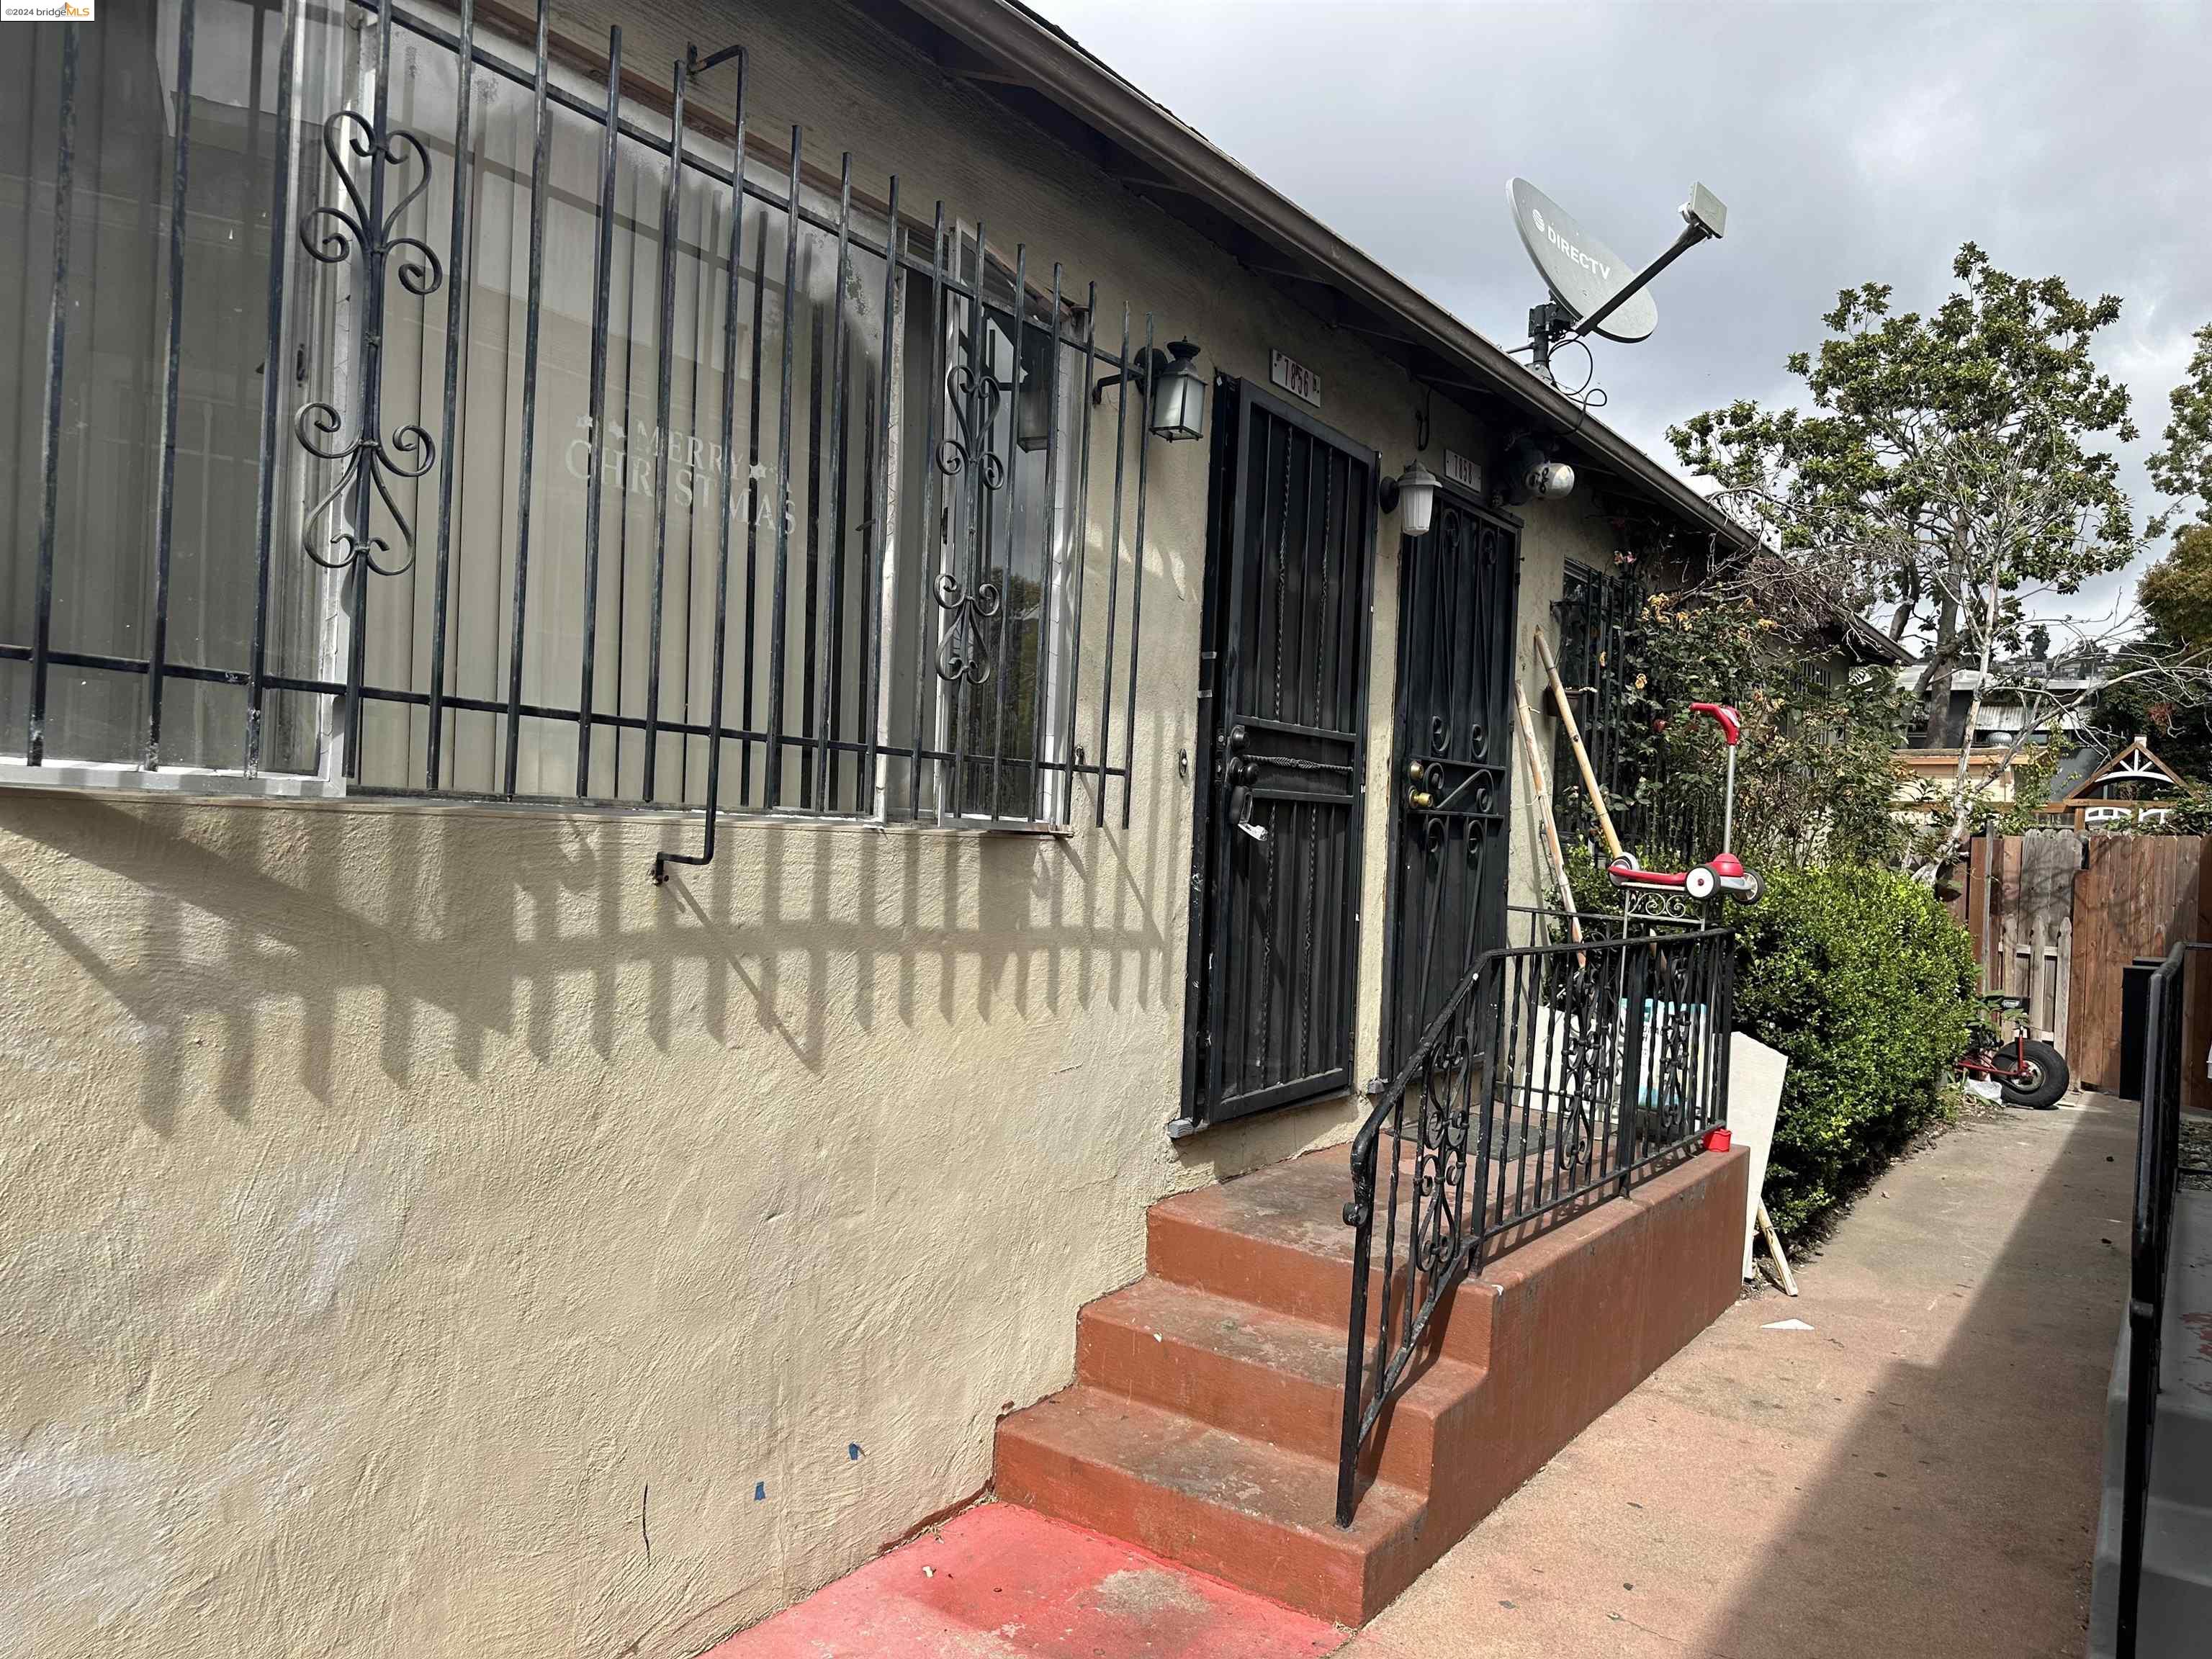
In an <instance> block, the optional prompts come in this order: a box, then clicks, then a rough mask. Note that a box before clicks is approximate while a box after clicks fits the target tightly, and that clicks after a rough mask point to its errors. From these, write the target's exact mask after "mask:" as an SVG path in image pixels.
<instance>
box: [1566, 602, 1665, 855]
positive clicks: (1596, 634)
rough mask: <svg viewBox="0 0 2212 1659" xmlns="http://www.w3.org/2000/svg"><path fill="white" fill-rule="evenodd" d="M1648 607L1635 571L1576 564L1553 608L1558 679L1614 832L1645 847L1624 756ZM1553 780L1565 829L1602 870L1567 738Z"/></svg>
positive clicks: (1634, 785)
mask: <svg viewBox="0 0 2212 1659" xmlns="http://www.w3.org/2000/svg"><path fill="white" fill-rule="evenodd" d="M1643 604H1644V587H1643V583H1642V582H1641V580H1638V576H1637V575H1636V574H1635V572H1634V570H1633V568H1632V567H1619V568H1614V569H1613V570H1610V571H1607V572H1604V573H1602V574H1601V573H1600V572H1598V571H1596V570H1594V569H1592V568H1589V566H1587V565H1583V564H1580V563H1577V562H1573V561H1569V562H1568V564H1567V567H1566V569H1565V573H1564V574H1563V577H1562V580H1561V581H1560V585H1559V600H1558V603H1557V604H1555V605H1553V617H1554V618H1555V619H1556V620H1557V623H1558V627H1559V677H1560V678H1561V679H1563V680H1564V681H1565V683H1566V685H1567V688H1568V691H1569V693H1570V695H1571V696H1574V697H1575V699H1576V702H1575V720H1576V722H1577V725H1578V726H1580V727H1581V729H1582V733H1583V742H1584V744H1586V745H1587V746H1588V747H1589V757H1590V766H1591V769H1592V770H1594V771H1595V773H1596V774H1597V779H1598V784H1599V787H1601V788H1602V789H1603V790H1604V791H1605V793H1606V805H1607V809H1608V810H1609V811H1611V812H1612V814H1613V825H1614V828H1615V829H1618V830H1619V831H1620V835H1621V837H1622V840H1623V841H1624V842H1626V844H1627V845H1629V846H1631V847H1634V848H1644V847H1645V845H1646V842H1645V836H1646V835H1647V833H1648V830H1649V826H1648V825H1647V824H1646V823H1645V822H1644V817H1645V815H1644V813H1643V812H1642V811H1640V810H1639V800H1638V795H1639V791H1638V784H1639V783H1640V782H1641V781H1642V780H1641V779H1640V778H1639V777H1638V775H1637V773H1636V769H1635V768H1634V767H1633V766H1632V764H1631V763H1629V760H1628V757H1627V756H1626V754H1625V753H1624V752H1623V750H1624V744H1623V743H1622V741H1621V734H1622V729H1623V726H1624V723H1625V722H1626V720H1628V719H1630V718H1631V717H1632V716H1631V704H1632V702H1633V701H1634V696H1633V690H1634V678H1635V677H1634V671H1633V669H1632V663H1633V661H1634V659H1635V657H1636V654H1637V653H1636V651H1635V648H1634V635H1635V629H1636V626H1637V623H1638V615H1639V612H1640V611H1641V610H1642V608H1643ZM1553 750H1554V752H1553V756H1552V776H1553V778H1554V779H1555V780H1556V784H1555V793H1557V794H1558V796H1559V801H1558V810H1559V815H1560V828H1561V829H1562V831H1563V832H1564V833H1565V835H1566V836H1568V838H1569V839H1571V840H1579V841H1581V842H1583V844H1584V845H1585V846H1586V847H1588V848H1590V849H1591V852H1592V854H1593V855H1594V856H1595V859H1596V860H1597V862H1598V863H1599V864H1601V865H1602V864H1603V863H1604V862H1605V855H1604V850H1603V844H1602V842H1601V838H1600V836H1599V835H1598V829H1597V815H1596V814H1595V812H1594V811H1591V810H1590V805H1589V802H1588V801H1587V800H1585V799H1583V783H1582V773H1581V770H1580V769H1579V768H1577V765H1576V764H1575V760H1574V757H1573V756H1572V755H1571V754H1570V753H1569V752H1568V750H1567V739H1566V734H1565V732H1564V731H1562V732H1559V735H1558V736H1557V738H1555V740H1554V744H1553Z"/></svg>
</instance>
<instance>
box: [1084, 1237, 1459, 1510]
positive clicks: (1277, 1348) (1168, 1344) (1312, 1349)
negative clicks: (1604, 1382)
mask: <svg viewBox="0 0 2212 1659" xmlns="http://www.w3.org/2000/svg"><path fill="white" fill-rule="evenodd" d="M1344 1340H1345V1333H1344V1327H1343V1326H1341V1325H1323V1324H1320V1323H1318V1322H1315V1321H1311V1320H1305V1319H1294V1318H1291V1317H1290V1316H1287V1315H1284V1314H1278V1313H1273V1312H1271V1311H1269V1310H1266V1309H1263V1308H1255V1307H1254V1306H1253V1305H1251V1304H1249V1303H1245V1302H1238V1301H1235V1300H1232V1299H1231V1298H1230V1297H1220V1296H1215V1295H1213V1294H1212V1293H1211V1292H1210V1291H1201V1290H1197V1289H1194V1288H1193V1287H1192V1286H1189V1285H1178V1284H1176V1283H1174V1282H1173V1281H1171V1280H1168V1279H1154V1278H1151V1277H1146V1278H1145V1279H1139V1280H1138V1281H1137V1282H1136V1283H1135V1284H1133V1285H1130V1286H1129V1287H1128V1288H1127V1289H1126V1290H1121V1291H1115V1293H1114V1294H1113V1295H1112V1296H1109V1297H1105V1298H1104V1299H1103V1300H1102V1301H1098V1302H1094V1303H1092V1304H1091V1305H1090V1306H1089V1307H1087V1308H1085V1310H1083V1314H1082V1318H1081V1322H1080V1324H1079V1327H1078V1330H1077V1334H1076V1346H1075V1375H1076V1380H1077V1381H1078V1382H1079V1383H1085V1384H1086V1385H1088V1386H1090V1387H1091V1388H1094V1389H1100V1390H1103V1391H1104V1392H1106V1393H1109V1394H1118V1395H1125V1396H1127V1397H1128V1398H1130V1399H1133V1400H1137V1401H1143V1402H1145V1403H1146V1404H1148V1405H1153V1406H1158V1407H1164V1408H1165V1409H1167V1410H1169V1411H1172V1412H1176V1413H1180V1414H1181V1415H1182V1416H1185V1417H1188V1418H1191V1419H1194V1420H1196V1421H1198V1422H1200V1423H1205V1424H1209V1425H1212V1426H1213V1427H1215V1428H1219V1429H1228V1430H1231V1431H1235V1432H1237V1433H1239V1434H1243V1435H1245V1436H1247V1437H1250V1438H1253V1439H1257V1440H1261V1441H1264V1442H1266V1443H1267V1444H1269V1445H1272V1446H1276V1447H1279V1448H1280V1449H1284V1450H1286V1451H1294V1452H1298V1453H1301V1454H1303V1455H1306V1456H1309V1457H1316V1458H1320V1459H1322V1460H1324V1461H1326V1462H1330V1463H1331V1464H1334V1461H1335V1458H1336V1455H1337V1449H1338V1446H1339V1445H1340V1442H1341V1437H1342V1432H1343V1423H1344V1407H1343V1401H1344V1359H1345V1354H1344ZM1482 1376H1483V1373H1482V1370H1481V1369H1480V1367H1477V1366H1473V1365H1468V1364H1461V1363H1459V1362H1457V1361H1455V1360H1450V1359H1437V1360H1435V1361H1432V1362H1431V1363H1429V1364H1426V1365H1425V1366H1423V1367H1421V1368H1420V1369H1419V1370H1418V1372H1417V1374H1416V1375H1414V1376H1413V1378H1412V1380H1411V1381H1410V1382H1409V1383H1407V1384H1406V1385H1405V1386H1404V1387H1403V1388H1402V1389H1401V1391H1400V1393H1399V1395H1398V1396H1397V1398H1396V1399H1395V1400H1394V1401H1392V1402H1391V1406H1390V1413H1389V1421H1388V1422H1387V1423H1386V1424H1385V1425H1383V1432H1382V1433H1381V1435H1380V1436H1379V1437H1378V1439H1379V1442H1380V1449H1379V1461H1378V1459H1370V1468H1369V1470H1368V1471H1367V1472H1368V1473H1369V1474H1379V1476H1380V1478H1381V1479H1383V1480H1386V1481H1389V1482H1390V1483H1392V1484H1394V1485H1396V1486H1403V1487H1405V1488H1406V1489H1407V1490H1408V1491H1411V1492H1421V1493H1425V1492H1427V1491H1428V1490H1429V1483H1430V1480H1431V1475H1432V1473H1433V1471H1434V1468H1435V1463H1436V1452H1437V1424H1438V1422H1439V1420H1440V1419H1449V1417H1450V1416H1451V1415H1452V1414H1453V1413H1455V1412H1456V1411H1459V1410H1460V1409H1462V1407H1464V1406H1465V1405H1466V1403H1467V1402H1468V1400H1469V1399H1470V1397H1471V1396H1472V1395H1473V1394H1474V1391H1475V1389H1477V1388H1478V1387H1480V1383H1481V1382H1482ZM1373 1389H1374V1383H1373V1380H1372V1379H1371V1378H1370V1379H1369V1380H1368V1383H1367V1385H1366V1393H1367V1395H1369V1396H1370V1397H1371V1396H1372V1394H1373Z"/></svg>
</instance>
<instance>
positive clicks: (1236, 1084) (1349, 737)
mask: <svg viewBox="0 0 2212 1659" xmlns="http://www.w3.org/2000/svg"><path fill="white" fill-rule="evenodd" d="M1374 490H1375V457H1374V454H1373V453H1372V452H1371V451H1368V452H1362V451H1360V450H1358V449H1356V448H1354V447H1352V446H1351V445H1350V444H1348V443H1346V441H1344V440H1343V439H1342V438H1340V437H1339V436H1338V435H1336V434H1334V433H1333V432H1331V431H1329V430H1328V428H1326V427H1324V426H1322V425H1321V424H1320V422H1316V421H1315V420H1313V419H1311V418H1310V417H1309V416H1306V415H1305V414H1304V413H1302V412H1300V411H1299V410H1295V409H1293V408H1291V406H1289V405H1287V404H1283V403H1281V402H1279V401H1278V400H1277V399H1275V398H1273V397H1271V396H1269V395H1268V394H1267V393H1266V392H1261V391H1258V390H1257V389H1255V387H1253V386H1249V384H1246V383H1243V382H1237V381H1231V380H1220V381H1218V382H1217V383H1216V397H1215V404H1214V450H1213V483H1212V546H1211V548H1210V549H1209V555H1210V556H1209V558H1208V560H1207V575H1206V583H1207V586H1206V641H1205V654H1204V658H1203V661H1202V665H1201V669H1200V698H1201V714H1200V739H1201V750H1200V767H1199V771H1198V785H1197V803H1196V834H1195V839H1196V845H1195V848H1194V868H1193V879H1192V884H1191V952H1190V983H1189V998H1188V1012H1187V1013H1186V1020H1187V1022H1188V1025H1187V1031H1186V1037H1187V1042H1186V1052H1185V1064H1184V1111H1183V1122H1184V1124H1185V1125H1187V1126H1191V1127H1195V1126H1196V1125H1199V1124H1206V1123H1220V1122H1224V1121H1227V1120H1229V1119H1231V1118H1236V1117H1243V1116H1245V1115H1248V1114H1249V1113H1253V1112H1259V1111H1265V1110H1267V1109H1269V1108H1272V1107H1276V1106H1288V1105H1291V1104H1293V1103H1297V1102H1299V1101H1303V1100H1311V1099H1314V1098H1316V1097H1319V1096H1322V1095H1327V1094H1330V1093H1333V1092H1336V1091H1341V1090H1343V1089H1346V1088H1348V1087H1349V1086H1350V1085H1351V1083H1352V1008H1353V994H1354V989H1355V987H1356V984H1357V981H1358V903H1359V839H1360V826H1361V823H1362V818H1363V811H1362V806H1363V796H1362V793H1361V788H1360V783H1361V780H1362V778H1363V777H1364V771H1365V765H1366V759H1365V757H1366V748H1367V742H1366V724H1367V721H1366V708H1367V690H1366V682H1367V634H1368V615H1369V610H1370V594H1371V581H1372V576H1373V569H1374V548H1375V501H1374Z"/></svg>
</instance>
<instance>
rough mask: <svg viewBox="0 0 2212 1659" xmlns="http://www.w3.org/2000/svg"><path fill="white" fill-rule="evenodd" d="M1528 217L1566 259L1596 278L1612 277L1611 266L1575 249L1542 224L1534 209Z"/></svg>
mask: <svg viewBox="0 0 2212 1659" xmlns="http://www.w3.org/2000/svg"><path fill="white" fill-rule="evenodd" d="M1528 216H1529V217H1530V218H1531V219H1534V221H1535V222H1536V228H1537V229H1539V230H1541V231H1542V232H1543V233H1544V234H1545V236H1546V237H1547V239H1548V240H1550V242H1551V244H1552V246H1553V247H1555V248H1557V249H1559V252H1562V253H1564V254H1565V255H1566V256H1567V258H1570V259H1572V260H1573V261H1574V262H1575V263H1576V264H1578V265H1580V266H1581V267H1582V268H1583V270H1592V271H1595V272H1596V273H1597V274H1598V276H1601V277H1606V278H1610V277H1611V276H1612V275H1613V267H1612V266H1611V265H1608V264H1600V263H1599V262H1598V261H1596V260H1595V259H1593V258H1590V256H1589V254H1587V253H1585V252H1583V251H1582V250H1581V249H1580V248H1578V247H1577V246H1575V245H1574V244H1573V243H1572V242H1571V241H1569V240H1567V239H1566V238H1565V237H1564V236H1562V235H1560V234H1559V232H1558V231H1556V230H1553V228H1551V226H1549V225H1547V224H1546V223H1545V222H1544V216H1543V215H1542V214H1541V213H1540V212H1539V211H1537V210H1535V209H1534V208H1530V209H1529V210H1528Z"/></svg>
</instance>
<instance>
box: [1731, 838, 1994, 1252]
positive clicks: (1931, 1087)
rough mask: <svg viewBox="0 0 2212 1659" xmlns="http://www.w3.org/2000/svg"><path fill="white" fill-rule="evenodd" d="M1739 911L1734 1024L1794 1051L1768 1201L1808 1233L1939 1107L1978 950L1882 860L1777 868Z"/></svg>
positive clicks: (1965, 1019) (1777, 1218) (1966, 1015)
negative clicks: (1877, 866) (1757, 896)
mask: <svg viewBox="0 0 2212 1659" xmlns="http://www.w3.org/2000/svg"><path fill="white" fill-rule="evenodd" d="M1764 873H1765V876H1766V896H1765V899H1764V900H1763V901H1762V902H1760V903H1759V905H1758V906H1757V907H1756V908H1752V909H1743V908H1736V907H1730V915H1729V920H1730V921H1732V922H1733V924H1734V925H1735V927H1736V929H1737V936H1738V938H1739V939H1740V940H1741V955H1740V957H1739V959H1738V963H1737V981H1736V1021H1735V1023H1736V1028H1737V1029H1738V1030H1741V1031H1744V1032H1746V1033H1747V1034H1749V1035H1750V1036H1754V1037H1756V1038H1758V1039H1759V1041H1760V1042H1764V1043H1765V1044H1767V1045H1768V1046H1769V1047H1770V1048H1778V1049H1780V1050H1781V1051H1782V1052H1783V1053H1784V1054H1787V1055H1789V1056H1790V1074H1789V1080H1788V1082H1787V1083H1786V1084H1785V1085H1784V1089H1783V1096H1782V1115H1781V1118H1780V1121H1778V1123H1777V1124H1776V1126H1775V1132H1774V1154H1773V1158H1772V1161H1771V1163H1769V1164H1768V1165H1767V1169H1766V1185H1765V1198H1766V1207H1767V1211H1768V1212H1769V1213H1770V1214H1771V1215H1772V1217H1773V1218H1774V1224H1775V1225H1776V1226H1777V1227H1778V1228H1779V1229H1780V1230H1781V1231H1782V1232H1783V1233H1784V1236H1785V1237H1786V1236H1789V1235H1792V1234H1796V1235H1802V1234H1803V1233H1804V1232H1806V1231H1808V1229H1810V1228H1814V1227H1815V1226H1817V1225H1819V1223H1820V1221H1821V1219H1822V1218H1824V1217H1826V1215H1827V1214H1828V1212H1830V1211H1832V1210H1833V1209H1834V1208H1835V1207H1836V1206H1838V1204H1841V1203H1843V1202H1844V1200H1847V1199H1849V1198H1850V1197H1851V1196H1852V1195H1853V1194H1856V1193H1857V1191H1858V1190H1859V1188H1861V1187H1863V1185H1864V1184H1865V1183H1866V1182H1867V1181H1868V1180H1869V1177H1871V1176H1874V1175H1875V1173H1876V1172H1877V1171H1879V1170H1881V1167H1882V1165H1883V1164H1886V1163H1887V1162H1888V1161H1889V1159H1890V1158H1893V1157H1894V1156H1895V1155H1896V1153H1897V1152H1899V1150H1901V1149H1902V1148H1903V1147H1904V1146H1905V1143H1906V1142H1907V1141H1909V1140H1910V1139H1911V1138H1912V1136H1913V1135H1914V1133H1917V1131H1918V1130H1920V1129H1921V1128H1923V1127H1925V1126H1926V1125H1927V1124H1928V1123H1929V1121H1930V1120H1932V1119H1934V1118H1936V1117H1937V1116H1938V1115H1941V1114H1942V1111H1943V1109H1944V1102H1945V1099H1946V1094H1947V1091H1946V1085H1947V1083H1948V1080H1949V1079H1950V1078H1951V1076H1952V1073H1951V1070H1950V1065H1951V1062H1952V1060H1954V1059H1955V1058H1956V1057H1957V1056H1958V1054H1959V1053H1960V1050H1961V1049H1962V1048H1964V1047H1965V1046H1966V1030H1967V1027H1968V1026H1969V1024H1971V1023H1972V1019H1973V1018H1974V1013H1975V1007H1974V1002H1973V993H1974V987H1975V983H1976V974H1975V967H1974V958H1973V949H1972V944H1971V943H1970V941H1969V940H1968V939H1967V937H1966V932H1965V930H1964V929H1963V928H1961V927H1960V926H1959V925H1958V924H1957V923H1956V922H1954V921H1952V920H1951V917H1950V915H1949V914H1948V912H1947V911H1946V910H1945V909H1944V908H1943V906H1942V904H1941V903H1940V902H1937V900H1936V897H1935V896H1934V895H1933V894H1932V893H1931V892H1929V890H1928V889H1926V888H1925V887H1923V886H1921V885H1920V884H1917V883H1916V882H1913V881H1911V880H1909V879H1907V878H1905V877H1903V876H1899V875H1896V874H1893V872H1889V871H1886V870H1869V869H1853V868H1848V867H1844V866H1817V867H1814V868H1809V869H1803V870H1779V869H1778V870H1769V871H1766V872H1764Z"/></svg>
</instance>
